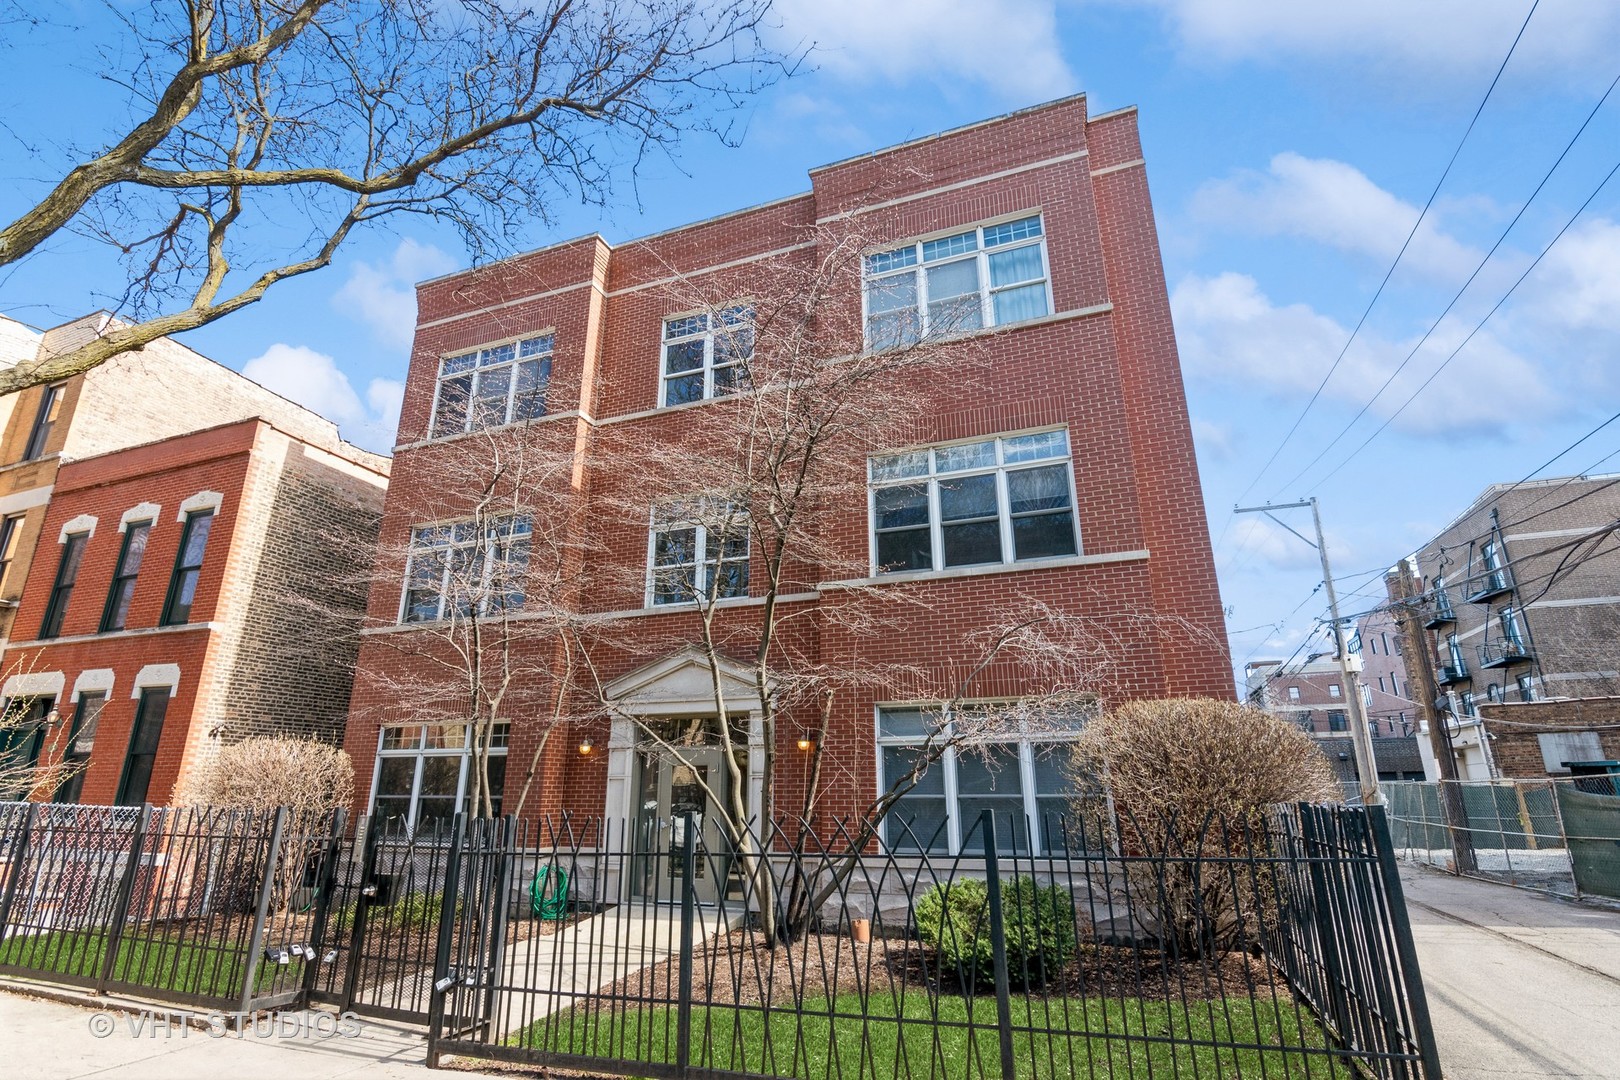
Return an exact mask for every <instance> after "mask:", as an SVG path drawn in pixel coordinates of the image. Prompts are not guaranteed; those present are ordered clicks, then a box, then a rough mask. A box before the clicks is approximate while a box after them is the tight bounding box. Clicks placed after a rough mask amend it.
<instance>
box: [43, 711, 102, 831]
mask: <svg viewBox="0 0 1620 1080" xmlns="http://www.w3.org/2000/svg"><path fill="white" fill-rule="evenodd" d="M106 705H107V695H106V694H105V693H104V692H101V691H95V692H93V693H92V692H88V691H87V692H85V693H83V694H80V695H79V702H78V704H77V705H76V706H75V707H74V709H73V730H72V731H71V732H69V734H68V745H67V749H66V750H65V751H64V752H63V754H62V760H63V761H64V762H65V763H66V764H68V765H71V766H73V767H74V770H75V771H74V773H73V775H71V776H69V777H68V778H67V779H66V780H64V781H63V782H62V786H61V787H60V788H58V789H57V791H56V800H55V801H57V802H59V803H76V802H78V801H79V794H80V793H81V792H82V791H83V790H84V774H85V772H86V771H87V766H88V765H89V761H90V752H91V751H92V750H94V749H95V746H96V728H98V727H100V726H101V710H102V709H103V708H105V707H106Z"/></svg>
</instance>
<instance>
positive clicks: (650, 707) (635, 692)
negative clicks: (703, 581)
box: [606, 649, 761, 716]
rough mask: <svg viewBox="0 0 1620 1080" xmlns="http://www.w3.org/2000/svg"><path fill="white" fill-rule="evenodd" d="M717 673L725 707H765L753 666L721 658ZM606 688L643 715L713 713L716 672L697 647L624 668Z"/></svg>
mask: <svg viewBox="0 0 1620 1080" xmlns="http://www.w3.org/2000/svg"><path fill="white" fill-rule="evenodd" d="M719 674H720V686H721V690H722V692H723V693H724V695H725V700H726V711H727V712H751V713H757V712H759V711H761V706H760V700H759V695H758V694H757V693H756V692H755V690H754V681H753V672H752V671H751V670H750V669H749V668H747V667H746V666H744V665H742V664H739V663H737V662H736V661H733V660H729V659H726V658H724V657H722V658H721V660H720V663H719ZM606 691H607V697H608V700H609V701H611V702H613V704H615V705H617V706H618V707H620V708H622V709H624V710H626V711H627V712H632V713H637V714H642V715H648V716H683V715H684V716H689V715H704V714H711V715H712V714H713V713H714V711H715V703H714V679H713V675H712V674H711V673H710V670H709V663H708V660H707V659H706V658H705V657H704V656H703V654H702V653H701V652H699V651H698V650H696V649H682V650H680V651H679V652H676V653H673V654H671V655H669V656H666V657H664V658H663V659H661V660H655V661H653V662H652V663H650V664H645V665H643V666H641V667H639V668H636V669H635V670H633V671H629V672H626V673H625V674H623V675H621V676H619V677H618V678H617V679H614V680H613V681H612V682H610V683H608V684H607V687H606Z"/></svg>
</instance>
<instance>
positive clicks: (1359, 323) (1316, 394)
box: [1223, 0, 1541, 533]
mask: <svg viewBox="0 0 1620 1080" xmlns="http://www.w3.org/2000/svg"><path fill="white" fill-rule="evenodd" d="M1540 5H1541V0H1534V2H1533V3H1532V4H1531V5H1530V10H1529V12H1527V13H1526V14H1525V16H1524V22H1523V23H1521V24H1520V25H1519V32H1518V33H1517V34H1515V35H1514V36H1513V44H1512V45H1510V46H1508V51H1507V55H1506V56H1504V57H1503V58H1502V63H1501V64H1500V65H1499V66H1498V67H1497V69H1496V74H1495V75H1494V76H1492V77H1491V84H1490V86H1488V87H1486V88H1485V96H1484V97H1483V98H1481V99H1480V102H1479V107H1478V108H1476V109H1475V110H1474V115H1473V116H1472V117H1471V118H1470V119H1469V121H1468V127H1467V128H1466V129H1465V130H1464V131H1463V135H1462V138H1461V139H1459V140H1458V142H1457V148H1456V149H1455V150H1453V151H1452V152H1451V158H1450V160H1448V161H1447V162H1446V167H1445V169H1444V170H1443V171H1442V172H1441V173H1440V179H1439V180H1436V181H1435V184H1434V190H1432V191H1430V192H1429V198H1428V201H1427V202H1425V203H1424V204H1423V210H1422V211H1421V212H1420V213H1419V214H1418V218H1417V220H1416V221H1414V222H1413V223H1412V230H1411V231H1410V232H1408V233H1407V234H1406V239H1405V240H1404V241H1402V243H1401V249H1400V250H1399V251H1398V252H1396V253H1395V260H1394V261H1393V262H1391V263H1390V264H1389V269H1388V270H1387V271H1386V272H1385V273H1384V278H1383V280H1382V281H1380V282H1379V283H1378V288H1377V290H1375V291H1374V292H1373V295H1372V299H1371V300H1368V301H1367V306H1366V308H1365V309H1364V310H1363V311H1362V313H1361V318H1360V319H1358V320H1356V325H1355V328H1354V329H1352V330H1351V331H1350V336H1349V337H1348V338H1347V339H1345V343H1344V348H1342V349H1340V350H1339V355H1338V356H1336V357H1334V359H1333V363H1332V364H1331V365H1329V367H1328V370H1327V374H1326V375H1324V376H1322V381H1321V382H1320V383H1318V384H1317V386H1316V389H1315V390H1314V391H1312V393H1311V397H1310V400H1309V401H1307V402H1306V403H1305V407H1304V408H1303V409H1301V410H1300V413H1299V415H1298V416H1297V417H1295V418H1294V423H1293V425H1292V426H1291V427H1289V429H1288V432H1287V434H1285V435H1284V436H1283V437H1282V441H1281V442H1279V443H1278V444H1277V448H1276V449H1275V450H1273V451H1272V452H1271V456H1270V457H1269V458H1267V459H1266V463H1265V464H1264V465H1262V466H1260V471H1259V472H1258V473H1256V474H1255V475H1254V479H1252V480H1250V481H1249V484H1248V486H1247V487H1245V488H1244V489H1243V490H1242V491H1241V492H1240V493H1239V494H1238V497H1237V501H1238V502H1242V501H1243V498H1244V496H1246V495H1248V494H1249V492H1251V491H1253V490H1254V486H1255V485H1256V484H1258V483H1259V482H1260V481H1261V479H1262V478H1264V476H1265V475H1266V473H1267V472H1268V471H1270V469H1271V466H1272V465H1274V464H1275V463H1276V461H1277V458H1278V456H1279V455H1281V454H1282V452H1283V448H1284V447H1286V446H1287V445H1288V441H1289V440H1290V439H1292V438H1293V437H1294V434H1295V433H1296V432H1297V431H1299V426H1300V425H1301V424H1303V423H1304V422H1305V417H1306V416H1307V415H1308V414H1309V413H1310V411H1311V407H1312V406H1314V405H1315V404H1316V402H1317V399H1318V398H1320V397H1321V396H1322V391H1323V389H1324V388H1326V386H1327V384H1328V382H1329V381H1330V380H1331V379H1332V378H1333V373H1334V372H1336V371H1337V370H1338V369H1339V364H1340V363H1341V362H1343V360H1344V357H1345V354H1346V353H1348V352H1349V351H1350V345H1351V343H1352V342H1354V341H1355V340H1356V335H1357V334H1359V333H1361V328H1362V327H1363V326H1365V325H1366V322H1367V317H1368V316H1369V315H1371V314H1372V310H1373V307H1374V306H1375V305H1376V304H1377V303H1378V298H1379V297H1381V296H1383V295H1384V289H1385V287H1386V286H1388V285H1389V281H1390V278H1391V277H1393V276H1394V275H1395V268H1396V267H1398V266H1399V265H1400V264H1401V258H1402V257H1403V256H1405V254H1406V250H1407V248H1409V247H1410V246H1411V244H1412V239H1413V237H1415V236H1417V232H1418V229H1419V228H1420V227H1421V226H1422V225H1423V221H1424V219H1425V218H1427V217H1428V215H1429V210H1430V209H1431V208H1432V207H1433V206H1434V200H1435V198H1436V197H1437V196H1438V195H1439V194H1440V188H1441V187H1442V186H1443V185H1444V184H1445V182H1446V178H1447V177H1448V176H1450V175H1451V170H1452V167H1453V166H1455V165H1456V164H1457V157H1458V156H1459V155H1460V154H1461V153H1462V149H1463V146H1464V145H1466V144H1467V142H1468V137H1469V136H1470V135H1471V134H1473V131H1474V125H1476V124H1477V123H1479V118H1480V114H1482V113H1483V112H1484V111H1485V106H1486V104H1487V103H1488V102H1489V101H1490V100H1491V94H1492V93H1494V92H1495V90H1496V84H1497V83H1498V82H1500V81H1501V79H1502V73H1503V72H1504V71H1506V70H1507V66H1508V61H1509V60H1511V59H1513V54H1514V52H1515V51H1516V50H1517V49H1518V47H1519V41H1520V40H1521V39H1522V38H1523V37H1524V32H1525V30H1526V29H1527V28H1528V27H1529V26H1530V20H1531V18H1532V17H1533V16H1534V15H1535V13H1536V8H1537V7H1539V6H1540ZM1223 533H1224V530H1223Z"/></svg>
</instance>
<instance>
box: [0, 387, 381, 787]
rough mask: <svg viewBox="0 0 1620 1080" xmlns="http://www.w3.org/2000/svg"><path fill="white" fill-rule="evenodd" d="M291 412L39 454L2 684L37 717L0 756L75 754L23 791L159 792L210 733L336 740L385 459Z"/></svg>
mask: <svg viewBox="0 0 1620 1080" xmlns="http://www.w3.org/2000/svg"><path fill="white" fill-rule="evenodd" d="M234 378H236V379H238V380H241V381H242V382H246V381H247V380H245V379H242V377H241V376H239V375H237V376H234ZM83 385H92V383H90V382H89V381H87V382H86V383H85V384H83ZM35 396H36V397H37V394H36V395H35ZM87 396H88V395H87ZM242 396H243V397H250V396H251V394H243V395H242ZM84 400H85V399H84V398H81V403H82V402H83V401H84ZM281 404H282V406H284V408H283V410H282V411H284V412H285V411H287V410H290V409H295V408H296V406H291V405H290V404H289V403H286V402H282V403H281ZM177 408H180V409H181V410H182V411H184V404H183V402H182V403H180V404H179V405H177ZM299 412H301V413H303V415H302V416H298V417H297V419H298V420H299V421H300V423H299V424H298V427H299V428H301V429H303V431H304V432H305V434H304V435H302V436H301V435H299V434H295V433H293V432H289V431H287V430H284V429H283V428H282V427H280V426H278V424H277V423H275V422H272V421H270V420H267V419H260V418H251V419H246V420H238V421H235V422H232V423H227V424H223V425H221V426H217V427H211V428H208V429H206V430H202V431H196V432H193V433H191V434H186V435H179V436H174V437H171V438H167V439H163V440H161V441H158V442H149V443H146V444H144V445H140V446H132V447H129V448H127V449H121V450H115V451H112V452H109V453H102V454H98V455H95V456H90V457H84V458H79V459H76V460H72V461H63V462H61V463H60V464H58V463H57V462H55V461H53V462H52V463H51V472H52V474H53V489H52V491H51V493H50V501H49V503H48V504H46V505H45V506H44V507H42V508H41V512H40V517H41V519H42V521H41V525H40V526H39V527H38V529H37V532H36V535H37V536H38V538H39V539H38V544H37V548H36V552H35V554H36V556H37V557H36V558H34V559H33V560H32V566H31V568H30V569H29V572H28V574H27V576H26V580H25V581H24V582H22V583H21V585H20V589H19V593H20V603H19V605H18V607H17V610H16V617H15V621H14V623H13V626H12V630H13V633H12V640H11V642H10V644H9V646H8V647H7V648H6V651H5V671H6V679H5V685H4V688H3V694H4V696H5V698H6V700H7V701H8V702H12V703H17V702H19V700H20V699H21V700H22V701H24V702H26V705H27V707H29V708H31V709H32V710H33V712H34V713H35V714H36V715H37V716H38V718H40V719H41V720H43V721H45V723H42V724H41V725H40V726H39V727H37V728H35V729H33V731H32V732H31V733H30V732H27V731H23V732H20V734H22V735H24V736H28V737H31V742H24V743H20V744H18V745H14V746H13V747H12V748H11V752H13V753H24V754H29V755H32V756H35V757H36V758H37V759H38V760H41V761H42V762H47V763H48V762H51V761H54V760H56V759H57V758H58V757H59V756H61V755H63V754H67V755H71V756H74V757H78V758H87V759H88V767H87V768H86V769H85V770H83V771H82V772H81V774H80V775H79V776H77V777H75V778H73V779H71V780H69V781H68V784H67V786H66V787H65V788H64V790H62V791H60V792H56V793H46V792H40V793H36V794H37V795H38V796H43V797H52V796H53V795H54V797H56V798H58V799H61V800H63V801H79V802H86V803H112V802H118V803H139V802H142V801H146V802H153V803H163V802H166V801H168V799H169V798H170V797H171V795H172V794H173V791H174V789H175V787H176V785H177V784H178V783H179V782H180V781H181V780H182V779H183V777H184V774H185V771H186V769H187V768H188V767H189V766H190V765H191V764H192V763H194V762H195V761H197V760H198V759H199V758H200V757H201V756H202V755H205V754H207V753H208V751H209V750H210V748H211V747H213V746H215V745H217V744H218V743H219V742H221V741H227V742H228V741H236V740H240V739H242V738H244V737H247V736H249V735H263V734H288V735H298V736H304V737H317V738H321V739H325V740H328V741H337V740H339V739H341V737H342V728H343V721H344V716H345V713H346V711H347V704H348V696H349V690H350V682H351V679H352V675H353V657H354V652H355V644H354V642H355V639H354V629H355V627H354V616H353V615H352V614H351V615H350V616H348V618H347V625H345V624H344V617H343V616H342V614H341V613H342V612H343V611H344V610H345V608H347V610H348V611H350V612H353V610H354V607H355V605H356V603H357V598H356V597H355V583H356V582H357V581H359V580H363V576H364V573H365V569H364V564H365V562H366V561H367V560H368V558H369V554H370V547H369V544H368V542H367V540H366V537H367V536H368V534H369V535H371V536H374V535H375V529H376V522H377V520H378V516H379V515H380V513H381V509H382V502H383V493H384V489H385V487H386V484H387V460H386V459H384V458H380V457H378V456H377V455H375V454H370V453H367V452H365V451H363V450H360V449H358V448H356V447H353V446H350V445H348V444H347V443H344V442H342V441H341V440H340V439H339V438H338V437H337V432H336V429H335V427H334V426H333V425H332V424H331V423H330V422H328V421H324V420H321V419H320V418H319V417H317V416H315V415H314V414H313V413H307V412H304V411H303V410H299ZM188 415H189V417H190V419H191V420H192V421H193V422H195V421H196V419H197V417H198V415H199V413H198V412H195V411H193V412H190V413H189V414H188ZM84 422H85V421H84V418H83V414H81V416H80V423H81V424H83V423H84ZM99 437H100V438H102V439H103V440H106V439H107V438H108V437H107V436H106V435H105V434H102V435H100V436H99ZM87 441H88V440H87ZM338 535H347V536H349V537H352V538H353V540H351V541H350V542H348V543H339V542H338V541H337V540H336V539H335V537H337V536H338Z"/></svg>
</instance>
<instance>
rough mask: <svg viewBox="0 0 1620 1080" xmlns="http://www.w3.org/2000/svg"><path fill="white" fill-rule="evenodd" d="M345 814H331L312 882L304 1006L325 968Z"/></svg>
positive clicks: (341, 851)
mask: <svg viewBox="0 0 1620 1080" xmlns="http://www.w3.org/2000/svg"><path fill="white" fill-rule="evenodd" d="M348 821H349V813H348V811H347V810H344V809H343V808H342V807H341V806H340V807H338V808H337V809H336V810H334V811H332V833H331V835H330V836H328V837H327V838H326V850H325V851H324V852H322V854H321V870H320V876H319V877H318V878H316V880H315V917H314V919H313V920H311V923H310V930H309V947H310V948H311V949H314V950H315V959H314V960H311V961H309V962H308V963H306V964H305V965H304V1000H303V1002H302V1004H303V1005H304V1006H306V1007H307V1006H308V1005H309V995H310V994H312V993H314V992H315V976H316V974H317V973H318V972H319V971H320V969H321V968H323V967H325V966H326V954H327V948H326V922H327V919H328V918H329V917H330V916H331V913H332V897H333V895H334V894H335V893H336V892H337V873H338V860H339V859H340V858H341V857H342V855H343V827H344V826H345V825H346V824H348Z"/></svg>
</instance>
